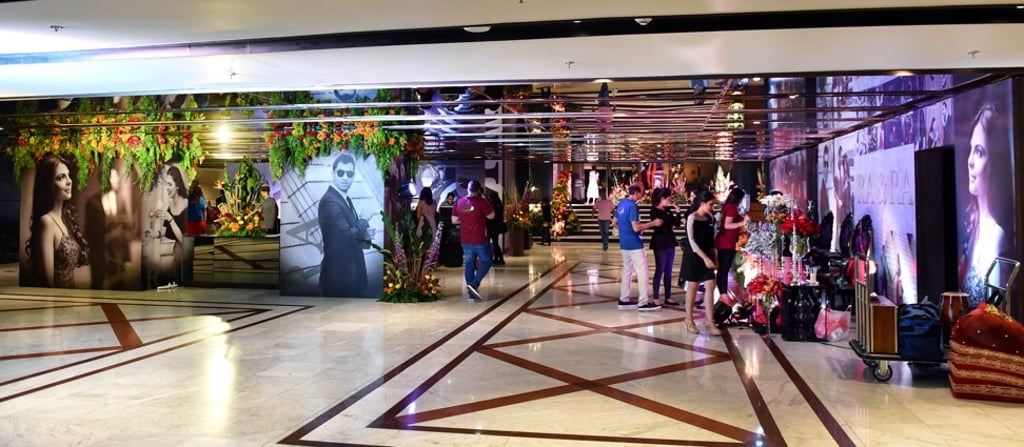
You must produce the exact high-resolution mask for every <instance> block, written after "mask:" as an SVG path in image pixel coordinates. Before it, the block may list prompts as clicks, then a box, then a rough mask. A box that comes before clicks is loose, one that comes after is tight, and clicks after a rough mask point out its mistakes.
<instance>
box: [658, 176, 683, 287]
mask: <svg viewBox="0 0 1024 447" xmlns="http://www.w3.org/2000/svg"><path fill="white" fill-rule="evenodd" d="M671 200H672V190H671V189H668V188H655V189H654V192H652V193H651V203H653V204H654V207H653V208H651V220H652V221H657V220H661V222H662V224H661V225H658V226H656V227H654V232H653V233H652V234H651V251H653V252H654V282H653V287H652V288H653V289H654V299H658V287H659V286H661V285H662V284H664V286H665V299H664V300H662V303H663V304H665V305H666V306H678V305H679V303H678V302H676V301H675V300H673V299H672V266H673V264H675V260H676V247H677V246H678V245H679V244H678V242H676V235H675V232H674V231H673V228H675V227H678V226H679V225H680V224H681V223H682V222H681V220H680V219H679V212H680V210H679V206H678V205H672V206H673V207H674V208H675V212H673V211H672V210H670V209H669V208H668V206H669V202H670V201H671Z"/></svg>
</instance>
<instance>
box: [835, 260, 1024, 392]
mask: <svg viewBox="0 0 1024 447" xmlns="http://www.w3.org/2000/svg"><path fill="white" fill-rule="evenodd" d="M856 262H863V263H864V264H863V266H864V268H865V271H864V274H863V275H858V277H857V278H856V281H855V288H856V290H855V300H856V304H857V338H856V339H855V340H851V341H850V347H851V348H853V352H854V353H856V354H857V356H858V357H860V358H861V360H863V361H864V364H865V365H867V366H869V367H871V368H872V370H871V375H873V376H874V377H875V379H877V380H878V381H879V382H887V381H889V379H891V378H892V368H890V367H889V362H892V361H912V362H922V360H920V359H906V358H903V357H902V356H900V355H899V351H898V345H899V344H898V340H897V331H896V328H897V324H898V322H897V307H896V306H895V305H893V303H891V302H888V300H884V299H882V298H880V297H879V298H877V299H876V297H875V296H874V294H873V293H871V286H870V285H871V284H874V275H873V274H872V273H870V271H869V270H870V269H869V268H868V267H869V264H868V263H867V259H865V258H858V259H857V260H856ZM857 268H858V269H859V268H861V265H858V266H857ZM1011 268H1012V270H1011V271H1010V274H1009V275H1007V276H1006V278H1007V281H1006V284H1004V285H998V284H993V283H992V282H990V280H991V278H992V272H993V271H994V270H997V269H998V270H997V271H998V272H999V274H1000V277H1002V274H1003V272H1005V271H1006V270H1008V269H1011ZM1019 270H1020V262H1018V261H1014V260H1012V259H1007V258H996V259H994V260H992V264H990V265H989V267H988V270H987V271H986V273H985V296H986V297H987V299H986V301H987V302H988V303H989V304H994V305H996V306H999V307H1005V306H1008V303H1010V299H1011V297H1012V294H1011V291H1012V285H1013V282H1014V280H1015V279H1016V277H1017V273H1018V272H1019ZM859 271H860V270H858V272H859ZM945 361H946V356H945V354H944V355H943V357H942V358H939V359H928V360H926V361H923V363H936V364H938V363H945Z"/></svg>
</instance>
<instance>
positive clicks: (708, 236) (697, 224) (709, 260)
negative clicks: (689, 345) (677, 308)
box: [683, 189, 721, 335]
mask: <svg viewBox="0 0 1024 447" xmlns="http://www.w3.org/2000/svg"><path fill="white" fill-rule="evenodd" d="M714 204H715V196H714V195H712V194H711V191H708V190H706V189H701V190H700V191H697V193H696V197H695V198H694V201H693V203H691V204H690V213H689V216H687V218H686V234H687V235H688V238H689V243H690V250H688V251H686V252H685V253H684V254H683V279H685V280H686V315H688V316H689V318H690V319H689V321H688V322H687V324H686V330H687V331H689V332H690V333H692V334H696V333H699V331H698V330H697V324H696V322H695V321H694V314H693V307H694V301H695V300H696V298H697V286H698V285H699V284H700V283H704V295H705V296H707V294H708V293H709V292H710V291H711V290H714V287H715V267H716V265H715V258H714V255H715V253H714V248H715V227H714V224H715V222H714V220H715V218H714V215H713V214H712V207H713V206H714ZM710 293H712V294H713V293H714V292H710ZM704 302H705V308H707V309H713V308H714V302H713V300H704ZM709 312H710V311H709ZM704 325H705V326H707V329H708V333H710V334H712V335H718V334H720V333H721V332H719V330H718V328H716V327H715V324H714V321H712V318H711V315H710V313H708V314H706V315H705V317H704Z"/></svg>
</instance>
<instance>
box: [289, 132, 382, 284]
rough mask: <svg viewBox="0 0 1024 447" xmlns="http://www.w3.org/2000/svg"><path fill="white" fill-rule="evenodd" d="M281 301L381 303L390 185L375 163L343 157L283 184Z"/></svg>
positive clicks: (319, 162)
mask: <svg viewBox="0 0 1024 447" xmlns="http://www.w3.org/2000/svg"><path fill="white" fill-rule="evenodd" d="M280 206H281V293H282V294H283V295H307V296H331V297H351V298H377V297H379V296H380V295H381V292H382V290H383V276H384V273H383V272H384V268H383V257H382V256H381V254H380V253H378V252H377V250H375V249H373V248H372V246H371V245H370V243H371V242H372V243H374V244H377V245H379V246H383V245H384V222H383V218H382V216H381V210H382V209H383V206H384V183H383V180H382V178H381V175H380V173H379V172H378V171H377V167H376V162H375V159H374V157H373V156H369V157H367V158H363V157H362V156H359V155H355V154H353V153H352V152H351V151H347V150H341V151H335V152H334V153H333V154H331V155H329V156H324V157H317V158H314V159H313V160H312V161H311V163H310V164H309V165H308V167H307V169H306V172H305V176H304V177H303V176H300V175H299V174H298V173H296V172H294V171H287V172H285V174H284V175H283V176H282V178H281V203H280Z"/></svg>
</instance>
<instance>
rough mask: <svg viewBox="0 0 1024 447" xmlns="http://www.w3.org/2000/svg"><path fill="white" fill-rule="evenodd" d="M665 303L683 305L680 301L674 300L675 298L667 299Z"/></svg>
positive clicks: (667, 304)
mask: <svg viewBox="0 0 1024 447" xmlns="http://www.w3.org/2000/svg"><path fill="white" fill-rule="evenodd" d="M664 305H666V306H681V304H679V302H678V301H676V300H673V299H667V300H665V301H664Z"/></svg>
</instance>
